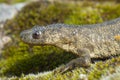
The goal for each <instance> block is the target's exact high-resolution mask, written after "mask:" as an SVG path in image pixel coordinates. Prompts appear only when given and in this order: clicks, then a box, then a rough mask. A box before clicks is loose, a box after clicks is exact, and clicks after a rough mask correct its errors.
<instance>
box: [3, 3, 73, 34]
mask: <svg viewBox="0 0 120 80" xmlns="http://www.w3.org/2000/svg"><path fill="white" fill-rule="evenodd" d="M58 6H59V7H58ZM70 12H71V8H70V7H69V6H68V5H65V4H61V3H54V4H52V3H50V2H47V1H46V2H33V3H32V4H29V5H27V6H25V7H24V8H23V9H22V11H21V12H20V13H19V14H18V15H16V17H15V18H14V19H13V20H11V21H8V22H7V23H6V25H5V28H6V29H10V33H12V34H13V33H15V34H19V32H21V31H22V30H24V29H26V28H31V27H33V26H34V25H47V24H51V23H60V22H61V23H62V22H63V21H64V19H65V18H66V17H67V16H68V15H69V14H70ZM13 31H14V32H13Z"/></svg>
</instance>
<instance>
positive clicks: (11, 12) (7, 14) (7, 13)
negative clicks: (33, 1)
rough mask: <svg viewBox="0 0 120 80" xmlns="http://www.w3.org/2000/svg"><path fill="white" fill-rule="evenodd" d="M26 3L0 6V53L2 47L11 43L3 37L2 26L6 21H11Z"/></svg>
mask: <svg viewBox="0 0 120 80" xmlns="http://www.w3.org/2000/svg"><path fill="white" fill-rule="evenodd" d="M25 5H26V3H19V4H15V5H8V4H5V3H1V4H0V53H1V52H2V49H3V48H4V45H5V44H7V43H8V42H10V41H11V38H10V37H8V36H6V35H5V30H4V24H5V22H6V21H7V20H9V19H12V18H13V17H14V16H15V15H16V14H17V13H18V12H19V11H20V10H21V9H22V7H24V6H25Z"/></svg>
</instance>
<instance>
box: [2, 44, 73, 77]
mask: <svg viewBox="0 0 120 80" xmlns="http://www.w3.org/2000/svg"><path fill="white" fill-rule="evenodd" d="M18 46H19V47H17V48H16V46H14V47H10V48H9V49H7V50H6V51H5V52H4V53H3V54H4V55H3V56H5V58H7V60H5V61H4V62H3V64H2V65H0V68H1V74H3V75H17V76H20V75H21V74H22V73H23V74H28V73H37V72H43V71H48V70H52V69H54V68H56V67H57V66H59V65H61V64H63V63H64V64H65V63H67V62H68V61H70V60H71V59H73V58H75V55H73V54H72V53H70V52H66V51H64V50H61V49H58V48H56V47H54V46H44V47H40V46H35V47H33V48H32V49H31V50H33V51H31V50H30V47H29V46H27V45H25V44H23V43H20V44H19V45H18ZM9 52H10V53H11V54H10V55H9V56H8V54H9ZM6 54H7V56H6ZM64 54H65V56H64Z"/></svg>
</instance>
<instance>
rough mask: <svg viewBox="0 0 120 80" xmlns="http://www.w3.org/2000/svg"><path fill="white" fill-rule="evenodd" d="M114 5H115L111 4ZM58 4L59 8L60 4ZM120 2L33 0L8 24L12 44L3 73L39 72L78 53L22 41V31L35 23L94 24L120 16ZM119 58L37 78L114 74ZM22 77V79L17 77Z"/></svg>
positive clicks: (6, 51)
mask: <svg viewBox="0 0 120 80" xmlns="http://www.w3.org/2000/svg"><path fill="white" fill-rule="evenodd" d="M111 5H112V7H111ZM58 6H59V7H58ZM119 8H120V4H117V3H108V2H105V3H97V4H96V3H95V2H81V3H79V4H78V5H77V4H62V3H56V2H55V3H50V2H46V1H45V2H43V3H40V2H34V3H31V4H28V5H27V6H25V7H24V8H23V9H22V11H21V12H19V14H18V15H17V16H16V17H15V18H14V19H13V20H11V21H8V22H7V23H6V24H5V28H6V30H8V29H9V30H8V31H7V34H9V35H12V37H13V40H14V41H13V44H12V45H11V46H10V47H7V48H6V49H4V52H3V60H2V61H1V62H0V63H1V64H0V73H1V75H7V76H13V75H17V76H20V75H21V74H22V73H23V74H29V73H37V72H42V71H48V70H53V69H54V68H56V67H57V66H59V65H61V64H65V63H67V62H69V61H70V60H71V59H73V58H75V57H76V56H74V55H72V54H70V52H66V51H64V50H61V49H59V48H56V47H54V46H44V47H41V46H35V47H33V48H32V50H31V49H30V46H28V45H26V44H24V43H22V42H21V41H20V39H19V37H18V35H19V33H20V32H21V31H22V30H24V29H26V28H30V27H32V26H33V25H36V24H37V25H47V24H51V23H63V22H64V23H67V24H91V23H99V22H103V21H105V20H109V19H112V18H116V17H119V16H120V14H119V13H120V9H119ZM119 62H120V58H119V57H118V58H115V59H110V60H108V61H106V62H97V63H96V64H92V66H91V67H90V68H89V69H85V68H78V69H74V70H73V71H72V72H67V73H66V74H64V75H61V74H60V73H56V75H55V76H54V75H53V74H48V75H45V76H39V75H36V76H37V79H38V80H48V79H49V78H50V79H51V80H64V79H69V80H70V79H71V80H73V79H74V80H78V78H80V75H79V74H85V75H86V76H87V77H88V79H89V80H97V79H100V77H101V76H102V75H104V74H106V73H107V71H110V72H111V74H112V73H114V66H118V65H119ZM17 79H19V78H17ZM20 79H21V80H28V79H31V80H32V79H36V77H31V76H29V77H26V76H24V75H23V76H21V77H20Z"/></svg>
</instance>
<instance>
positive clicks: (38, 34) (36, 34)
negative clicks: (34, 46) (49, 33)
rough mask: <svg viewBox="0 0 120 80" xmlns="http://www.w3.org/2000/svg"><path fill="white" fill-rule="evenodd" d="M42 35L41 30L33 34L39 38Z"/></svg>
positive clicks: (35, 37)
mask: <svg viewBox="0 0 120 80" xmlns="http://www.w3.org/2000/svg"><path fill="white" fill-rule="evenodd" d="M40 35H41V31H36V32H35V33H33V34H32V37H33V38H34V39H39V38H40Z"/></svg>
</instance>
